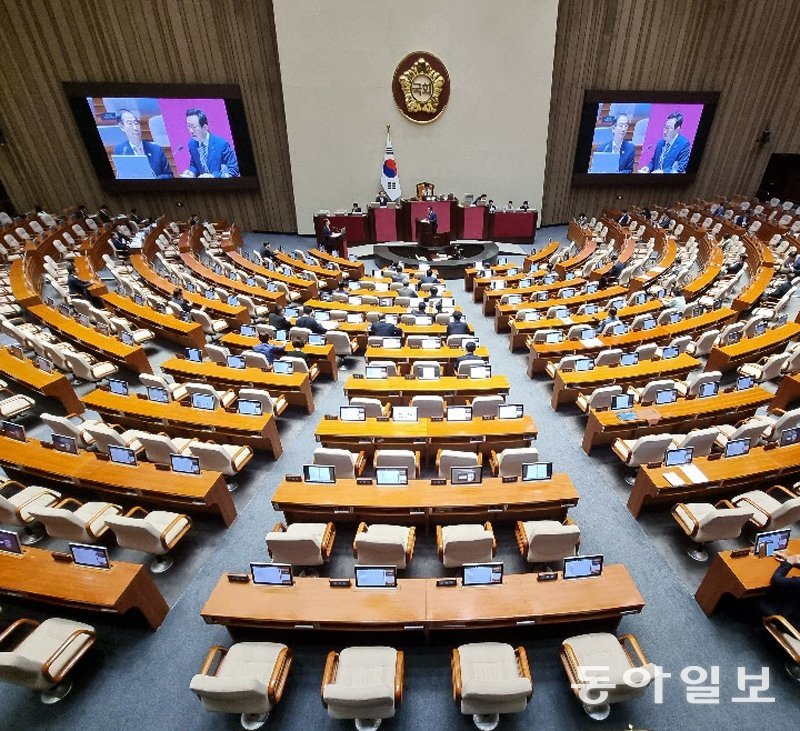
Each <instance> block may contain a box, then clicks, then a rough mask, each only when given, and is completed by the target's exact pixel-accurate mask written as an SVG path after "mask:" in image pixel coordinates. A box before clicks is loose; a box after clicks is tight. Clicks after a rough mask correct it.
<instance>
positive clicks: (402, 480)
mask: <svg viewBox="0 0 800 731" xmlns="http://www.w3.org/2000/svg"><path fill="white" fill-rule="evenodd" d="M375 482H376V483H377V484H378V485H407V484H408V468H407V467H376V468H375Z"/></svg>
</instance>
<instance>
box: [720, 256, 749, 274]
mask: <svg viewBox="0 0 800 731" xmlns="http://www.w3.org/2000/svg"><path fill="white" fill-rule="evenodd" d="M745 264H747V254H739V258H738V259H737V260H736V261H735V262H733V264H728V266H726V267H725V270H724V272H723V273H724V274H727V275H731V274H738V273H739V272H740V271H742V267H744V265H745Z"/></svg>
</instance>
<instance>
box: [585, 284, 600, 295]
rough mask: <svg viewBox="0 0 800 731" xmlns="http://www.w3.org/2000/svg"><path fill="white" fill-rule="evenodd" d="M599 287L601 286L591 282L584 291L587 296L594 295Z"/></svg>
mask: <svg viewBox="0 0 800 731" xmlns="http://www.w3.org/2000/svg"><path fill="white" fill-rule="evenodd" d="M599 287H600V285H599V284H598V283H597V282H589V284H587V285H586V286H585V287H584V291H585V292H586V294H592V293H593V292H596V291H597V290H598V289H599Z"/></svg>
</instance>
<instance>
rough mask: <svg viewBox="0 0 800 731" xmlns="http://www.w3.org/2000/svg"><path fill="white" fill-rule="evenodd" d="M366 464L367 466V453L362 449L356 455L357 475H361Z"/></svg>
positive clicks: (355, 466)
mask: <svg viewBox="0 0 800 731" xmlns="http://www.w3.org/2000/svg"><path fill="white" fill-rule="evenodd" d="M366 466H367V455H366V454H365V453H364V451H363V450H362V451H360V452H359V453H358V455H357V456H356V461H355V465H354V468H355V472H356V477H359V476H360V475H361V473H362V472H363V471H364V467H366Z"/></svg>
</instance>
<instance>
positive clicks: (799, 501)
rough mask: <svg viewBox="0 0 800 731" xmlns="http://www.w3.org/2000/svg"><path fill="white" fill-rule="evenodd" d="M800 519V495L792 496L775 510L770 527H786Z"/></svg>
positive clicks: (774, 528)
mask: <svg viewBox="0 0 800 731" xmlns="http://www.w3.org/2000/svg"><path fill="white" fill-rule="evenodd" d="M798 520H800V497H795V498H790V499H789V500H787V501H786V502H784V503H781V504H780V506H779V507H777V508H776V509H775V510H774V511H773V513H772V519H771V520H770V522H769V529H770V530H777V529H779V528H785V527H786V526H789V525H792V524H793V523H796V522H797V521H798Z"/></svg>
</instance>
